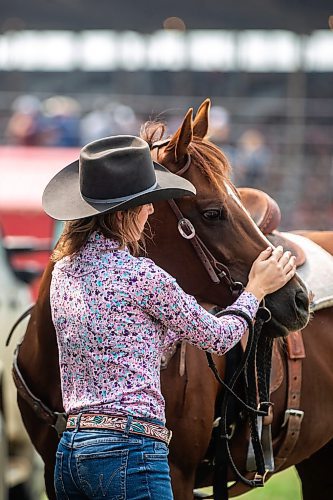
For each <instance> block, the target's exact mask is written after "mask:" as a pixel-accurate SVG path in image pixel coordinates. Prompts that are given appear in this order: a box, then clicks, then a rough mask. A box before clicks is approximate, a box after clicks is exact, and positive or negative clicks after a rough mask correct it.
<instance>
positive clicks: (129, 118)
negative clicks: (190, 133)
mask: <svg viewBox="0 0 333 500" xmlns="http://www.w3.org/2000/svg"><path fill="white" fill-rule="evenodd" d="M180 120H181V116H172V117H170V119H168V120H167V121H168V131H169V132H170V133H172V132H174V131H175V130H176V128H177V127H178V126H179V124H180ZM142 121H144V118H142V117H138V116H137V115H136V113H135V111H134V110H133V109H132V108H131V107H130V106H127V105H125V104H121V103H118V102H111V103H109V104H107V105H105V102H104V101H103V102H101V103H100V105H98V104H97V106H94V109H93V110H91V111H89V112H83V111H82V109H81V106H80V103H79V102H78V101H77V100H75V99H73V98H72V97H68V96H62V95H55V96H52V97H49V98H47V99H45V100H44V101H41V100H40V99H38V98H37V97H36V96H34V95H21V96H19V97H17V98H16V99H15V100H14V102H13V103H12V114H11V116H10V118H9V120H8V123H7V127H6V132H5V136H6V143H7V144H11V145H21V146H50V147H79V146H82V145H84V144H87V143H88V142H91V141H93V140H95V139H98V138H100V137H106V136H108V135H115V134H134V135H136V134H138V133H139V130H140V125H141V123H142ZM209 136H210V139H211V140H212V141H213V142H214V143H216V144H217V145H218V146H220V147H221V148H222V149H223V151H224V152H225V154H226V155H227V157H228V159H229V161H230V163H231V164H232V166H233V176H234V181H235V183H236V184H237V185H247V186H252V187H260V186H262V185H263V181H264V178H265V177H267V175H268V173H269V169H270V163H271V157H272V153H271V150H270V148H269V147H268V145H267V144H266V140H265V137H264V135H263V134H262V132H260V131H259V130H256V129H252V128H251V129H247V130H245V131H244V132H243V133H241V134H240V136H239V137H238V138H237V141H236V142H235V143H233V141H232V140H231V137H230V116H229V112H228V111H227V110H226V109H225V108H223V107H221V106H213V107H212V109H211V113H210V130H209Z"/></svg>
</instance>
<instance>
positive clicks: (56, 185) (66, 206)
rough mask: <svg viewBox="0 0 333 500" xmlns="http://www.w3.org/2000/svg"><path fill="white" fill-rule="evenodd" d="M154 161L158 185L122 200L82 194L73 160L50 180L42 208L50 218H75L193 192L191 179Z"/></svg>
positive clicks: (77, 165) (75, 162)
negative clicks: (104, 200) (93, 199)
mask: <svg viewBox="0 0 333 500" xmlns="http://www.w3.org/2000/svg"><path fill="white" fill-rule="evenodd" d="M153 164H154V169H155V174H156V180H157V185H156V186H154V187H153V188H152V189H151V190H147V191H145V192H144V193H141V194H137V195H131V196H128V197H127V198H125V199H124V200H122V201H121V202H119V201H118V202H113V203H112V202H110V203H92V202H88V201H87V200H85V199H84V198H83V197H82V195H81V192H80V182H79V160H76V161H74V162H73V163H71V164H70V165H67V167H65V168H63V169H62V170H60V172H58V173H57V174H56V175H55V176H54V177H53V178H52V179H51V180H50V182H49V183H48V185H47V186H46V188H45V190H44V193H43V198H42V204H43V208H44V210H45V212H46V213H47V214H48V215H50V216H51V217H53V219H57V220H74V219H82V218H84V217H90V216H92V215H98V214H101V213H104V212H115V211H117V210H126V209H128V208H133V207H137V206H139V205H145V204H147V203H153V202H155V201H160V200H168V199H171V198H181V197H183V196H189V195H192V196H193V195H195V194H196V190H195V187H194V186H193V184H191V182H189V181H188V180H186V179H184V178H183V177H180V176H178V175H175V174H173V173H171V172H169V170H167V169H166V168H165V167H163V165H160V164H159V163H156V162H153Z"/></svg>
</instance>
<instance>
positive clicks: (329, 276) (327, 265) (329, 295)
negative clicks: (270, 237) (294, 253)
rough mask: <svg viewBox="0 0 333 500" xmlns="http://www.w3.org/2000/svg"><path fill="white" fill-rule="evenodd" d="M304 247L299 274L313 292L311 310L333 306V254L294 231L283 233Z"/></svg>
mask: <svg viewBox="0 0 333 500" xmlns="http://www.w3.org/2000/svg"><path fill="white" fill-rule="evenodd" d="M281 234H282V235H283V237H284V238H286V239H287V240H288V239H289V240H291V241H292V242H294V243H296V244H297V245H298V246H300V247H301V248H302V250H303V251H304V252H305V255H306V261H305V263H304V264H303V265H302V266H300V267H298V268H297V274H298V276H299V277H300V278H301V279H302V280H303V281H304V283H305V284H306V286H307V288H308V290H309V291H311V292H312V293H313V300H312V302H311V305H310V309H311V312H314V311H318V310H319V309H325V308H326V307H332V306H333V256H332V255H331V254H330V253H328V252H326V250H324V249H323V248H322V247H321V246H319V245H317V243H314V242H313V241H311V240H309V239H308V238H305V237H304V236H301V235H299V234H294V233H281Z"/></svg>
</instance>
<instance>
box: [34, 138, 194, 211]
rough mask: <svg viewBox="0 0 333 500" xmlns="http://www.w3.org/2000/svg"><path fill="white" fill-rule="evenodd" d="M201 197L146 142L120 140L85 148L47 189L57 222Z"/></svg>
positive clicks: (48, 207) (47, 199)
mask: <svg viewBox="0 0 333 500" xmlns="http://www.w3.org/2000/svg"><path fill="white" fill-rule="evenodd" d="M195 193H196V190H195V187H194V186H193V184H191V183H190V182H189V181H187V180H186V179H183V178H182V177H179V176H177V175H175V174H172V173H171V172H169V170H167V169H166V168H165V167H163V166H162V165H160V164H159V163H156V162H154V161H152V159H151V156H150V150H149V146H148V144H147V142H146V141H144V140H143V139H140V137H135V136H132V135H118V136H113V137H105V138H104V139H99V140H97V141H94V142H90V143H89V144H87V145H86V146H84V147H83V148H82V149H81V151H80V157H79V159H78V160H76V161H75V162H73V163H71V164H70V165H67V167H65V168H63V169H62V170H60V172H58V173H57V174H56V175H55V176H54V177H53V178H52V179H51V181H50V182H49V183H48V185H47V186H46V188H45V190H44V193H43V208H44V210H45V212H46V213H47V214H48V215H50V216H51V217H53V218H54V219H58V220H73V219H82V218H83V217H89V216H91V215H97V214H101V213H103V212H114V211H116V210H125V209H128V208H133V207H137V206H139V205H145V204H147V203H152V202H154V201H159V200H167V199H170V198H180V197H182V196H186V195H193V194H195Z"/></svg>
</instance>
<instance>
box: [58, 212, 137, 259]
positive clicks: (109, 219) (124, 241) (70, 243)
mask: <svg viewBox="0 0 333 500" xmlns="http://www.w3.org/2000/svg"><path fill="white" fill-rule="evenodd" d="M141 208H142V207H141V206H139V207H135V208H132V209H129V210H124V211H123V212H122V217H119V216H117V212H111V213H110V212H107V213H104V214H99V215H93V216H91V217H85V218H83V219H75V220H71V221H68V222H66V223H65V227H64V230H63V232H62V234H61V236H60V238H59V241H58V243H57V245H56V247H55V249H54V251H53V253H52V257H51V258H52V260H53V262H57V261H58V260H60V259H62V258H63V257H66V256H73V255H75V254H76V253H77V252H78V251H79V250H80V248H81V247H82V246H83V245H84V244H85V243H86V241H87V240H88V238H89V236H90V235H91V234H92V233H93V232H95V231H99V232H101V233H102V234H103V235H104V236H105V237H106V238H112V239H115V240H117V241H118V242H119V249H120V250H121V249H124V248H125V247H126V246H127V247H128V249H129V251H130V252H131V254H132V255H135V256H137V255H139V254H140V253H141V252H142V251H143V252H144V251H145V235H144V234H143V233H141V229H140V228H139V225H138V215H139V213H140V211H141Z"/></svg>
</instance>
